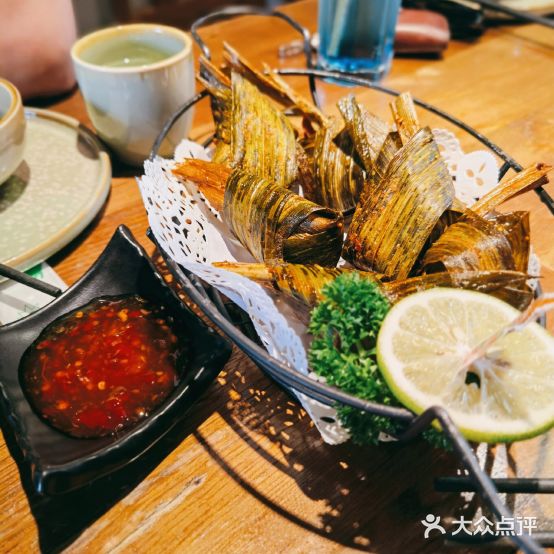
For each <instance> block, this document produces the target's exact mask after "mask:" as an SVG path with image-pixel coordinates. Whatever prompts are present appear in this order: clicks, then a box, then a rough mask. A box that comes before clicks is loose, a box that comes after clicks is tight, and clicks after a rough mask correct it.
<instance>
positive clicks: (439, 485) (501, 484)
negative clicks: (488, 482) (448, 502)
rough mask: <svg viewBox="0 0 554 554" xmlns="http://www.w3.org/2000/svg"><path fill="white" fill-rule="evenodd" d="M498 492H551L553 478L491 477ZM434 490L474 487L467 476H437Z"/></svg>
mask: <svg viewBox="0 0 554 554" xmlns="http://www.w3.org/2000/svg"><path fill="white" fill-rule="evenodd" d="M493 482H494V484H495V485H496V489H497V490H498V492H506V493H528V494H552V493H554V479H540V478H503V479H493ZM435 490H437V491H440V492H470V491H476V490H477V489H476V487H475V485H474V484H473V482H472V481H471V479H470V478H469V477H465V476H459V477H437V478H436V479H435Z"/></svg>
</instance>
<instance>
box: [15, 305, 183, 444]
mask: <svg viewBox="0 0 554 554" xmlns="http://www.w3.org/2000/svg"><path fill="white" fill-rule="evenodd" d="M172 325H173V320H172V318H171V316H170V315H169V314H168V313H167V310H166V309H164V308H163V307H158V306H153V305H151V304H149V303H148V302H147V301H145V300H143V299H142V298H140V297H138V296H128V297H117V298H115V297H114V298H103V299H98V300H95V301H93V302H91V303H90V304H88V305H87V306H84V307H83V308H81V309H80V310H77V311H74V312H72V313H70V314H68V315H67V316H64V317H63V318H60V319H58V320H56V321H55V322H54V323H53V324H52V325H50V326H49V327H47V328H46V329H45V330H44V331H43V333H42V334H41V335H40V337H39V338H38V340H37V341H36V342H35V343H34V344H33V346H31V348H30V349H29V350H28V351H27V352H26V353H25V355H24V357H23V361H22V365H21V369H20V371H21V374H20V375H21V378H22V380H23V384H24V388H25V391H26V393H27V395H28V397H29V399H30V401H31V403H32V405H33V406H34V408H35V410H36V411H37V412H39V413H40V414H41V415H42V416H43V417H44V418H45V419H46V420H47V421H48V422H49V423H51V424H52V426H54V427H56V428H57V429H59V430H61V431H64V432H65V433H68V434H69V435H72V436H74V437H100V436H104V435H110V434H113V433H117V432H118V431H121V430H122V429H126V428H128V427H131V426H133V425H135V424H137V423H138V422H139V421H141V420H143V419H144V418H146V417H147V416H148V415H149V414H150V413H151V412H152V411H153V410H154V409H155V408H156V407H157V406H158V405H159V404H160V403H161V402H163V400H164V399H165V398H167V396H168V395H169V394H170V393H171V391H172V390H173V389H174V388H175V386H176V385H177V383H178V381H179V374H178V372H177V369H176V364H177V359H178V358H179V357H180V356H181V354H182V353H183V352H184V344H183V340H182V339H179V338H177V335H176V334H175V333H174V331H173V330H172Z"/></svg>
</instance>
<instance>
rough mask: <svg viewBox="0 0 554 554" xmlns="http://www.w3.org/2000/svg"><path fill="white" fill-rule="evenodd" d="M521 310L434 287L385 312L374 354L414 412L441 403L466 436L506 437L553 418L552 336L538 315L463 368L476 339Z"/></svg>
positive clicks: (523, 434) (542, 426)
mask: <svg viewBox="0 0 554 554" xmlns="http://www.w3.org/2000/svg"><path fill="white" fill-rule="evenodd" d="M518 315H519V312H518V311H517V310H516V309H515V308H512V306H510V305H509V304H506V303H505V302H502V301H501V300H498V299H497V298H494V297H492V296H488V295H486V294H482V293H479V292H474V291H467V290H461V289H447V288H435V289H430V290H427V291H424V292H418V293H416V294H413V295H411V296H408V297H406V298H404V299H403V300H401V301H400V302H399V303H398V304H396V305H395V306H394V307H393V308H392V309H391V310H390V312H389V313H388V314H387V316H386V318H385V320H384V322H383V325H382V327H381V330H380V332H379V337H378V340H377V359H378V362H379V367H380V369H381V372H382V373H383V376H384V378H385V380H386V381H387V384H388V385H389V387H390V389H391V390H392V392H393V393H394V395H395V396H396V397H397V398H398V400H400V402H402V404H404V405H405V406H406V407H408V408H410V409H411V410H413V411H414V412H415V413H421V412H423V411H424V410H425V409H426V408H429V407H430V406H435V405H438V406H443V407H444V408H446V409H447V410H448V412H449V413H450V415H451V417H452V418H453V420H454V422H455V423H456V424H457V425H458V427H459V428H460V430H461V432H462V433H463V434H464V436H465V437H466V438H468V439H470V440H474V441H485V442H507V441H514V440H521V439H524V438H529V437H532V436H535V435H538V434H539V433H541V432H544V431H546V430H547V429H548V428H550V427H552V426H553V425H554V338H553V337H552V336H551V335H549V334H548V332H547V331H546V330H545V329H543V328H542V327H541V326H540V325H538V324H537V323H531V324H529V325H528V326H526V327H525V328H524V329H523V330H522V331H517V332H513V333H510V334H508V335H506V336H504V337H502V338H501V339H499V340H498V341H497V342H496V343H495V344H494V345H493V346H492V348H491V349H489V350H488V351H487V355H486V356H485V357H482V358H480V359H479V360H477V361H476V362H474V363H473V364H472V365H470V366H469V367H468V368H464V361H465V360H466V359H467V356H468V354H469V353H470V352H471V351H472V350H473V348H475V347H476V346H477V345H479V344H481V343H482V342H483V341H484V340H485V339H487V338H489V337H490V336H491V335H493V334H494V333H495V332H497V331H498V330H499V329H500V328H501V327H503V326H505V325H506V324H508V323H510V322H511V321H513V320H514V319H515V318H516V317H517V316H518Z"/></svg>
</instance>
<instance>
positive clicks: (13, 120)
mask: <svg viewBox="0 0 554 554" xmlns="http://www.w3.org/2000/svg"><path fill="white" fill-rule="evenodd" d="M25 126H26V121H25V113H24V111H23V102H22V101H21V95H20V94H19V91H18V90H17V89H16V88H15V87H14V86H13V85H12V84H11V83H10V82H9V81H6V80H5V79H0V184H2V183H4V182H5V181H7V180H8V177H9V176H10V175H12V173H14V172H15V170H16V169H17V167H18V166H19V164H20V163H21V161H22V160H23V150H24V148H25Z"/></svg>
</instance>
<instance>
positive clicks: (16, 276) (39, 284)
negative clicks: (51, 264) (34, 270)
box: [0, 264, 62, 298]
mask: <svg viewBox="0 0 554 554" xmlns="http://www.w3.org/2000/svg"><path fill="white" fill-rule="evenodd" d="M0 276H2V277H7V278H8V279H12V280H13V281H17V282H18V283H21V284H23V285H27V286H28V287H31V288H32V289H36V290H38V291H40V292H43V293H44V294H48V295H49V296H53V297H55V298H57V297H58V296H60V294H62V291H61V290H60V289H59V288H58V287H55V286H53V285H50V284H48V283H45V282H44V281H39V280H38V279H35V278H34V277H31V276H30V275H27V274H26V273H23V272H22V271H18V270H17V269H13V268H11V267H8V266H7V265H4V264H0Z"/></svg>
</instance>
